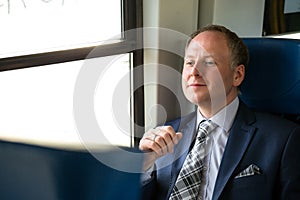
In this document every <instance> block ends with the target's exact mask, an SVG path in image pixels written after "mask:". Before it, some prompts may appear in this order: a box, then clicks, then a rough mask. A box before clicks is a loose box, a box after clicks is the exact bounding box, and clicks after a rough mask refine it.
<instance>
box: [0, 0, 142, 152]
mask: <svg viewBox="0 0 300 200" xmlns="http://www.w3.org/2000/svg"><path fill="white" fill-rule="evenodd" d="M141 16H142V0H134V1H132V0H111V1H106V0H89V1H86V0H75V1H73V0H51V1H43V0H32V1H27V0H20V1H9V0H8V1H1V0H0V17H1V20H0V23H1V30H2V32H1V38H0V42H1V48H0V71H1V72H0V85H1V86H0V92H1V94H2V95H3V98H1V100H0V108H1V110H2V111H1V113H0V119H1V120H3V122H5V123H2V125H0V137H1V138H6V139H7V138H8V137H11V138H13V139H21V140H29V139H31V142H35V141H36V142H40V141H41V140H42V141H44V142H46V143H51V144H52V145H55V144H59V143H63V144H62V145H64V144H69V143H74V142H76V141H77V142H78V139H81V142H82V141H83V140H82V135H81V134H83V132H85V133H84V134H85V135H84V137H85V136H86V135H89V133H96V132H97V131H98V130H93V129H91V128H90V127H89V128H87V130H82V129H81V130H79V129H80V128H78V119H79V118H80V117H79V118H76V116H75V115H76V113H75V112H76V111H77V110H78V109H77V110H76V108H78V105H79V104H76V103H78V102H80V101H81V100H82V99H81V97H82V95H80V92H83V93H84V90H78V88H82V87H85V86H86V85H85V82H81V83H82V84H81V85H79V84H78V82H80V81H79V80H81V81H82V80H83V79H82V77H83V76H82V74H84V70H85V69H88V71H89V70H90V69H92V70H93V69H94V66H89V65H90V63H96V68H95V69H97V70H100V72H99V71H98V72H97V73H94V74H93V71H89V73H90V75H91V76H94V75H95V74H96V75H97V77H94V80H96V82H95V83H94V85H90V86H91V87H92V88H93V90H92V92H93V95H94V96H89V97H90V99H89V100H90V102H92V103H93V105H90V108H92V109H93V110H92V111H91V112H92V115H93V116H92V118H93V120H95V121H96V122H97V125H96V126H99V127H98V128H100V129H101V131H102V132H103V134H104V135H105V137H104V138H105V142H103V141H95V140H91V139H90V138H88V137H85V139H84V140H86V141H87V142H90V143H93V142H95V143H102V142H103V143H107V142H108V143H110V144H117V145H122V146H132V145H133V141H132V140H133V139H132V138H133V135H134V134H133V133H132V132H133V130H131V127H133V125H132V124H133V121H134V120H135V118H136V115H137V113H138V112H139V111H137V110H143V109H137V108H133V106H132V105H133V104H134V102H135V101H136V99H139V98H143V93H140V95H137V94H134V95H130V94H131V90H132V88H134V82H135V81H134V78H135V77H136V76H138V75H136V74H134V73H133V68H134V67H135V66H139V65H141V64H142V62H143V58H142V56H143V53H142V50H139V49H137V47H138V46H139V47H140V46H141V42H142V33H141V32H140V31H134V30H136V28H139V27H141V26H142V20H141V19H142V18H141ZM108 19H109V20H108ZM129 30H130V31H129ZM108 61H110V62H108ZM103 63H105V65H104V64H103ZM97 70H96V71H97ZM84 80H85V81H86V82H88V81H90V80H91V79H90V78H87V77H84ZM121 81H122V87H121V88H122V89H123V90H122V92H121V93H122V95H123V96H124V97H125V98H123V96H122V97H121V98H119V99H118V102H119V104H120V105H125V106H126V109H127V111H126V112H127V114H128V116H126V117H125V118H122V122H121V124H122V125H120V123H119V122H116V116H117V114H116V113H115V111H113V112H112V110H111V109H110V108H111V107H112V106H111V105H112V103H111V99H112V97H111V95H116V96H118V95H117V94H116V91H115V90H117V89H115V88H118V87H119V86H120V82H121ZM99 84H101V85H99ZM104 86H105V87H104ZM113 86H114V87H113ZM85 90H87V91H89V90H90V88H85ZM111 90H113V93H111ZM141 90H142V89H141ZM78 91H79V93H78ZM77 94H79V95H77ZM90 94H91V93H90ZM76 95H77V96H76ZM114 97H115V96H114ZM118 97H120V96H118ZM78 99H79V100H78ZM83 100H86V99H83ZM123 102H124V103H123ZM101 103H104V104H106V105H107V106H106V107H103V106H102V104H101ZM114 103H116V102H114ZM75 104H76V105H75ZM76 106H77V107H76ZM80 106H82V107H85V106H86V105H81V104H80ZM101 106H102V107H101ZM75 107H76V108H75ZM81 110H84V108H82V109H81V108H80V109H79V111H81ZM141 112H142V111H141ZM142 113H143V112H142ZM118 114H120V113H118ZM77 116H78V115H77ZM103 117H105V118H103ZM94 118H95V119H94ZM74 119H75V120H74ZM88 119H89V116H85V118H81V120H82V122H84V123H85V122H86V120H88ZM76 120H77V121H76ZM91 121H92V120H91ZM74 123H75V127H74ZM79 123H81V122H79ZM76 125H77V127H76ZM102 125H105V127H102ZM108 127H110V128H111V130H109V131H108V130H107V129H108ZM76 128H77V129H76ZM117 129H118V130H117ZM75 133H76V134H77V133H79V135H78V134H77V135H76V134H75ZM83 142H85V141H83ZM59 145H60V144H59Z"/></svg>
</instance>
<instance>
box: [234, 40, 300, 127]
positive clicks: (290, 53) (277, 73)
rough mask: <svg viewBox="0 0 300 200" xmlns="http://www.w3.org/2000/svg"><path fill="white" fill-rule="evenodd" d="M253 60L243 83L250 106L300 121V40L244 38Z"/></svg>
mask: <svg viewBox="0 0 300 200" xmlns="http://www.w3.org/2000/svg"><path fill="white" fill-rule="evenodd" d="M243 41H244V42H245V44H246V45H247V47H248V49H249V55H250V61H249V66H248V68H247V70H246V77H245V80H244V82H243V83H242V85H241V88H240V89H241V95H240V98H241V100H242V101H243V102H244V103H246V104H247V105H248V106H249V107H251V108H253V109H255V110H259V111H265V112H270V113H274V114H278V115H281V116H283V117H286V118H288V119H291V120H293V121H296V122H297V123H299V121H300V119H299V118H300V40H295V39H282V38H280V39H279V38H263V37H260V38H244V39H243Z"/></svg>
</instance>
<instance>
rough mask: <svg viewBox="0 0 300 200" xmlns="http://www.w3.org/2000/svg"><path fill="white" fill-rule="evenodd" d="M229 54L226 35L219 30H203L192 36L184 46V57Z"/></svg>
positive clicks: (222, 55)
mask: <svg viewBox="0 0 300 200" xmlns="http://www.w3.org/2000/svg"><path fill="white" fill-rule="evenodd" d="M229 55H230V51H229V47H228V43H227V40H226V37H225V35H224V34H223V33H221V32H216V31H205V32H202V33H200V34H198V35H197V36H196V37H194V38H193V39H192V40H191V42H190V44H189V45H188V46H187V48H186V57H199V56H213V57H226V56H229Z"/></svg>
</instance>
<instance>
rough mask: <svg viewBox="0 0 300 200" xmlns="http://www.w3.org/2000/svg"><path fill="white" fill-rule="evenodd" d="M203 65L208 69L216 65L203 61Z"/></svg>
mask: <svg viewBox="0 0 300 200" xmlns="http://www.w3.org/2000/svg"><path fill="white" fill-rule="evenodd" d="M203 64H204V65H205V66H208V67H213V66H215V65H216V63H215V62H214V61H204V62H203Z"/></svg>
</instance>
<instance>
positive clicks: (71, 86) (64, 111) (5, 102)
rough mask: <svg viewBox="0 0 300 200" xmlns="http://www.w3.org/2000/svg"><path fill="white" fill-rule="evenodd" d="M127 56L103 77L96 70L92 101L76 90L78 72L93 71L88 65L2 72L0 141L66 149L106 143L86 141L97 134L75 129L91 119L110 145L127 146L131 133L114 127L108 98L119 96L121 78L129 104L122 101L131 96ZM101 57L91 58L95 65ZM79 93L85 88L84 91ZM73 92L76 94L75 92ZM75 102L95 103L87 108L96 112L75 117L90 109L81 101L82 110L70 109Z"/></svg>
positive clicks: (106, 71)
mask: <svg viewBox="0 0 300 200" xmlns="http://www.w3.org/2000/svg"><path fill="white" fill-rule="evenodd" d="M129 56H130V54H124V55H120V56H117V57H116V58H117V60H114V62H113V63H112V64H111V65H110V66H103V69H101V71H102V73H101V71H100V73H101V74H100V73H99V76H96V77H95V78H96V80H95V81H96V82H95V83H96V84H95V85H94V86H93V85H92V87H94V89H95V90H94V91H92V95H93V96H94V98H93V96H91V98H90V97H87V98H90V99H84V98H86V96H81V95H85V93H84V91H83V92H82V91H80V90H78V88H76V87H77V85H76V83H78V77H79V76H82V74H80V73H82V71H81V70H82V69H84V68H88V67H90V68H93V66H91V64H89V63H87V61H73V62H66V63H61V64H53V65H46V66H43V67H34V68H26V69H22V70H11V71H5V72H2V73H0V91H1V100H0V102H1V103H0V110H1V112H0V121H2V123H1V125H0V136H1V138H5V139H13V140H22V141H29V142H34V143H39V144H46V145H64V146H66V145H74V144H81V142H83V143H84V144H85V145H86V144H93V143H95V144H97V143H99V144H102V143H105V141H103V140H102V141H96V140H95V141H90V140H89V138H90V137H89V136H90V135H92V136H93V134H95V133H97V134H98V133H99V132H98V131H97V130H92V132H91V133H90V132H89V131H91V129H90V128H87V129H86V130H82V129H80V127H79V128H77V126H80V125H82V124H76V123H86V122H85V121H84V120H92V119H93V117H95V119H96V120H97V124H98V126H99V128H100V129H101V130H102V132H101V133H103V136H104V137H105V139H106V140H107V141H108V142H109V143H111V144H116V145H122V146H129V145H130V140H131V139H130V137H129V135H126V134H123V133H122V130H125V131H128V130H129V128H130V127H124V126H123V127H121V129H120V128H118V126H115V122H114V119H115V117H114V115H113V114H115V113H113V110H112V106H114V105H113V104H112V100H111V99H112V98H113V95H114V92H117V91H116V87H117V86H118V84H119V82H120V80H122V79H123V81H122V84H123V87H122V89H123V91H122V92H123V97H124V100H126V102H128V98H127V99H126V98H125V97H126V96H127V97H128V96H129V93H130V92H129V91H130V87H129V86H130V76H128V74H129V71H130V70H129V69H130V68H129V63H128V60H130V58H129ZM102 59H105V58H95V59H94V60H95V61H94V62H95V63H101V62H102ZM88 65H89V66H88ZM91 73H95V70H93V69H92V71H91ZM112 75H113V76H112ZM83 76H84V75H83ZM85 78H88V77H85ZM84 81H87V80H84ZM84 84H85V83H84ZM80 86H82V85H79V87H80ZM89 88H91V87H89ZM83 89H84V90H88V88H83ZM74 91H77V93H76V94H75V93H74ZM74 98H77V99H74ZM92 98H93V99H92ZM74 101H85V102H92V101H94V102H95V103H94V105H90V106H91V108H94V110H93V111H94V113H92V115H90V116H87V115H85V114H83V115H81V116H78V112H74V109H77V110H78V109H85V110H86V109H87V108H88V107H89V105H87V104H88V103H85V105H84V107H83V106H82V105H79V106H82V107H80V108H78V107H77V108H74V106H78V104H76V105H75V104H74ZM119 103H120V102H119ZM128 106H129V105H128ZM74 115H77V116H74ZM74 118H75V119H76V120H74ZM122 120H123V121H122V122H123V124H126V125H129V124H130V120H129V118H123V119H122ZM124 120H126V122H125V121H124ZM119 124H120V123H119ZM84 125H88V124H84Z"/></svg>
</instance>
